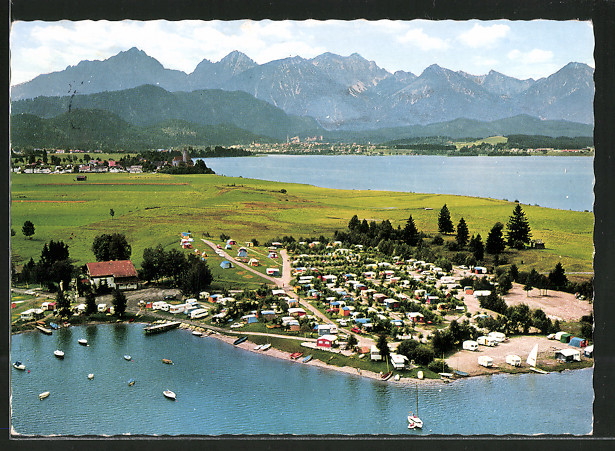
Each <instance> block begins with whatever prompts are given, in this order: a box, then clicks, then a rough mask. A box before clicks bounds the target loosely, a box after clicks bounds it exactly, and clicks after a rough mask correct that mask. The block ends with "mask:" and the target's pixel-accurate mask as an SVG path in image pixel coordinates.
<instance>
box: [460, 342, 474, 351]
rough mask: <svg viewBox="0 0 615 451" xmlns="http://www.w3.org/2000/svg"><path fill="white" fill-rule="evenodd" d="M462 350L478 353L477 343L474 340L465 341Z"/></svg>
mask: <svg viewBox="0 0 615 451" xmlns="http://www.w3.org/2000/svg"><path fill="white" fill-rule="evenodd" d="M463 349H465V350H467V351H478V343H477V342H475V341H474V340H466V341H464V342H463Z"/></svg>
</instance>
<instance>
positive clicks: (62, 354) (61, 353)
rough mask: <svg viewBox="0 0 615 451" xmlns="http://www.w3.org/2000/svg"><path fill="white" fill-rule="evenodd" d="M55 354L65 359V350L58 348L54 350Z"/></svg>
mask: <svg viewBox="0 0 615 451" xmlns="http://www.w3.org/2000/svg"><path fill="white" fill-rule="evenodd" d="M53 355H55V356H56V357H57V358H58V359H63V358H64V351H60V350H59V349H56V350H55V351H53Z"/></svg>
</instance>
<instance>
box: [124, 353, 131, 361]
mask: <svg viewBox="0 0 615 451" xmlns="http://www.w3.org/2000/svg"><path fill="white" fill-rule="evenodd" d="M124 359H125V360H128V361H130V360H132V357H130V356H129V355H128V354H126V355H125V356H124Z"/></svg>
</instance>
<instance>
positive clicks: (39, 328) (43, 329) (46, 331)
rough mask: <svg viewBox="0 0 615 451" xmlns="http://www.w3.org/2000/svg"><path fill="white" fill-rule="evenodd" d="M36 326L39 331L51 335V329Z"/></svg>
mask: <svg viewBox="0 0 615 451" xmlns="http://www.w3.org/2000/svg"><path fill="white" fill-rule="evenodd" d="M36 328H37V329H38V330H39V331H41V332H42V333H44V334H45V335H51V334H52V332H51V329H47V328H46V327H43V326H41V325H38V326H36Z"/></svg>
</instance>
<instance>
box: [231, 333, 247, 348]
mask: <svg viewBox="0 0 615 451" xmlns="http://www.w3.org/2000/svg"><path fill="white" fill-rule="evenodd" d="M247 339H248V337H246V336H245V335H244V336H243V337H239V338H238V339H237V340H235V341H234V342H233V344H234V345H235V346H237V345H238V344H241V343H243V342H244V341H246V340H247Z"/></svg>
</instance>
